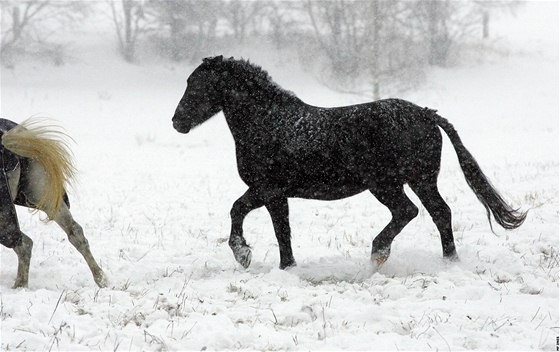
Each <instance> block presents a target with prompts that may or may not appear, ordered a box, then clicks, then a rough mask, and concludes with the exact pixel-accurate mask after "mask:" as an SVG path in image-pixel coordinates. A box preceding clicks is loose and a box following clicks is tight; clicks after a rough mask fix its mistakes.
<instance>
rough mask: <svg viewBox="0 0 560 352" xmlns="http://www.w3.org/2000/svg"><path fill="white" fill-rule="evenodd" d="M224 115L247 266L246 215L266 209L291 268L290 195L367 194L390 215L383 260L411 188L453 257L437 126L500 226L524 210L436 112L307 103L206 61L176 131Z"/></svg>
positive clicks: (396, 102)
mask: <svg viewBox="0 0 560 352" xmlns="http://www.w3.org/2000/svg"><path fill="white" fill-rule="evenodd" d="M220 111H223V113H224V116H225V118H226V121H227V124H228V126H229V129H230V130H231V133H232V134H233V138H234V140H235V149H236V155H237V168H238V170H239V175H240V176H241V179H242V180H243V181H244V182H245V183H246V184H247V185H248V186H249V189H248V190H247V191H246V192H245V194H243V195H242V196H241V197H240V198H239V199H238V200H237V201H235V203H234V204H233V207H232V209H231V235H230V238H229V245H230V247H231V249H232V250H233V253H234V255H235V259H236V260H237V261H238V262H239V263H240V264H241V265H243V266H244V267H247V266H248V265H249V264H250V262H251V250H250V248H249V246H248V245H247V243H246V242H245V238H244V237H243V228H242V227H243V219H244V218H245V216H246V215H247V214H248V213H249V212H250V211H252V210H254V209H256V208H259V207H261V206H263V205H264V206H265V207H266V208H267V210H268V212H269V213H270V216H271V218H272V223H273V225H274V231H275V233H276V238H277V239H278V244H279V247H280V268H282V269H283V268H286V267H290V266H293V265H295V260H294V257H293V254H292V247H291V235H290V225H289V220H288V198H291V197H297V198H307V199H321V200H333V199H340V198H345V197H349V196H352V195H355V194H357V193H360V192H362V191H364V190H369V191H370V192H371V193H372V194H373V195H374V196H375V197H376V198H377V199H378V200H379V201H380V202H381V203H383V204H384V205H385V206H387V207H388V208H389V210H390V211H391V215H392V219H391V221H390V222H389V224H388V225H387V226H386V227H385V228H384V229H383V230H382V231H381V233H379V235H377V237H375V239H374V240H373V246H372V260H373V261H374V262H377V263H378V264H382V263H383V262H384V261H385V260H387V258H388V256H389V253H390V250H391V243H392V242H393V239H394V238H395V236H397V235H398V234H399V232H401V230H402V229H403V228H404V226H405V225H406V224H408V223H409V222H410V221H411V220H412V219H413V218H414V217H415V216H416V215H417V214H418V208H417V207H416V206H415V205H414V204H413V203H412V202H411V201H410V199H409V198H408V197H407V196H406V194H405V192H404V189H403V186H404V184H408V185H409V186H410V188H411V189H412V190H413V191H414V192H415V193H416V194H417V195H418V197H419V198H420V200H421V201H422V204H424V206H425V207H426V209H427V210H428V212H429V214H430V216H431V217H432V219H433V221H434V222H435V224H436V225H437V228H438V230H439V233H440V236H441V243H442V247H443V255H444V257H445V258H449V259H458V256H457V252H456V250H455V243H454V240H453V232H452V228H451V211H450V209H449V206H448V205H447V204H446V203H445V201H444V200H443V198H442V197H441V195H440V193H439V191H438V187H437V176H438V173H439V169H440V161H441V145H442V140H441V133H440V132H439V129H438V126H439V127H441V128H442V129H443V130H444V131H445V133H446V134H447V135H448V136H449V139H450V140H451V142H452V143H453V146H454V148H455V151H456V153H457V156H458V158H459V163H460V165H461V169H462V170H463V173H464V175H465V178H466V180H467V183H468V185H469V186H470V188H471V189H472V190H473V191H474V193H475V194H476V196H477V197H478V199H479V200H480V202H481V203H482V205H484V207H485V208H486V211H487V215H488V219H489V220H490V214H492V215H493V217H494V219H495V220H496V222H497V223H498V224H500V225H501V226H502V227H504V228H505V229H514V228H517V227H518V226H520V225H521V224H522V223H523V221H524V220H525V216H526V213H521V212H518V211H517V210H515V209H512V208H511V207H510V206H509V205H507V204H506V202H505V201H504V200H503V198H502V197H501V196H500V195H499V194H498V192H497V191H496V190H495V189H494V187H493V186H492V185H491V184H490V182H489V181H488V180H487V178H486V176H485V175H484V174H483V173H482V171H481V170H480V167H479V166H478V164H477V162H476V161H475V159H474V158H473V156H472V155H471V154H470V153H469V151H468V150H467V149H466V148H465V146H464V145H463V143H462V142H461V139H460V138H459V135H458V134H457V132H456V131H455V129H454V128H453V126H452V125H451V124H450V123H449V122H448V121H447V120H446V119H444V118H443V117H441V116H439V115H438V114H436V110H431V109H428V108H421V107H419V106H417V105H415V104H412V103H410V102H407V101H404V100H400V99H386V100H379V101H375V102H372V103H367V104H359V105H352V106H344V107H337V108H322V107H315V106H311V105H308V104H305V103H304V102H303V101H301V100H300V99H299V98H297V97H296V96H295V95H294V94H293V93H291V92H288V91H286V90H283V89H282V88H280V87H279V86H278V85H277V84H275V83H274V82H273V81H272V80H271V78H270V76H269V75H268V74H267V73H266V71H264V70H263V69H261V68H260V67H258V66H255V65H253V64H250V63H249V62H247V61H243V60H235V59H233V58H230V59H224V58H223V57H222V56H218V57H213V58H206V59H204V60H203V63H202V64H201V65H200V66H198V67H197V68H196V69H195V70H194V72H193V73H192V74H191V75H190V77H189V78H188V80H187V89H186V91H185V94H184V95H183V97H182V99H181V101H180V102H179V105H178V106H177V109H176V111H175V116H173V127H174V128H175V129H176V130H177V131H178V132H181V133H187V132H189V130H190V129H191V128H193V127H195V126H197V125H199V124H201V123H203V122H204V121H206V120H208V119H209V118H210V117H212V116H214V115H215V114H217V113H218V112H220Z"/></svg>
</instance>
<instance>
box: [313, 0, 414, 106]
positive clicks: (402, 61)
mask: <svg viewBox="0 0 560 352" xmlns="http://www.w3.org/2000/svg"><path fill="white" fill-rule="evenodd" d="M408 8H409V7H408V6H407V4H406V3H404V2H397V1H380V0H370V1H360V0H358V1H356V0H354V1H348V0H346V1H343V0H337V1H328V2H315V1H311V0H309V1H308V2H307V6H306V10H307V12H308V14H309V19H310V22H311V25H312V28H313V31H314V33H315V37H316V39H317V42H318V43H319V47H320V48H321V51H322V52H323V53H324V54H325V55H326V56H327V58H328V60H329V62H330V66H331V72H332V74H333V77H332V78H334V79H335V81H337V87H334V86H333V85H332V84H330V85H329V86H330V87H331V88H334V89H337V90H339V91H344V92H348V93H355V94H360V95H366V96H369V97H373V98H374V99H379V98H380V97H381V95H382V92H381V91H382V89H384V90H385V92H386V93H388V92H390V91H392V90H394V89H395V88H396V87H397V86H399V84H397V83H402V82H405V83H406V81H405V80H403V81H402V82H399V80H400V78H401V76H403V75H404V72H410V70H411V69H412V68H414V67H416V66H418V65H419V64H421V60H417V59H416V57H417V54H416V52H415V46H417V44H416V43H415V42H414V39H413V37H412V35H411V34H410V33H409V32H410V31H408V30H407V29H406V28H407V23H406V18H407V16H408V15H409V12H410V11H409V10H408ZM411 81H412V79H409V80H408V82H411ZM366 82H367V84H368V86H369V88H367V90H366V91H364V90H361V89H357V88H355V87H360V86H362V83H366ZM348 86H350V87H352V88H345V87H348ZM382 86H383V88H382Z"/></svg>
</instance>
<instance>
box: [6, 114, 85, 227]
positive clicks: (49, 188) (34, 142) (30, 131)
mask: <svg viewBox="0 0 560 352" xmlns="http://www.w3.org/2000/svg"><path fill="white" fill-rule="evenodd" d="M43 122H45V119H38V118H31V119H28V120H26V121H24V122H23V123H21V124H20V125H18V126H16V127H14V128H12V129H11V130H9V131H7V132H5V133H4V134H3V136H2V141H1V142H2V144H3V145H4V147H6V149H8V150H10V151H11V152H13V153H15V154H17V155H20V156H23V157H25V158H29V159H32V160H34V161H37V162H38V163H39V164H40V165H41V166H42V167H43V169H44V171H45V185H44V187H43V193H42V194H41V195H40V196H39V199H38V200H37V203H36V204H33V206H35V207H36V208H37V209H41V210H43V211H44V212H45V213H47V216H48V220H49V221H50V220H54V218H55V217H56V214H57V212H58V210H59V208H60V206H61V205H62V203H63V202H65V199H67V196H66V192H65V189H64V187H65V185H67V184H70V183H72V181H73V179H74V175H75V170H76V169H75V168H74V162H73V159H72V155H71V153H70V151H69V148H68V145H67V143H66V138H68V135H66V133H64V132H61V131H60V130H59V128H58V127H57V126H53V125H44V124H43Z"/></svg>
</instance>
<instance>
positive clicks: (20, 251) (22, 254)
mask: <svg viewBox="0 0 560 352" xmlns="http://www.w3.org/2000/svg"><path fill="white" fill-rule="evenodd" d="M32 249H33V241H32V240H31V238H29V237H27V236H26V235H25V234H24V233H23V232H21V242H20V243H19V244H18V245H17V246H15V247H14V252H16V255H17V257H18V269H17V276H16V281H15V283H14V286H13V288H18V287H27V283H28V281H29V264H30V263H31V250H32Z"/></svg>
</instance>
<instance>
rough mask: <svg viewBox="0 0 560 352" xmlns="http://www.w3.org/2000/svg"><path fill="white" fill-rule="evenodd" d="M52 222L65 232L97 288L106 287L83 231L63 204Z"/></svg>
mask: <svg viewBox="0 0 560 352" xmlns="http://www.w3.org/2000/svg"><path fill="white" fill-rule="evenodd" d="M54 221H55V222H56V223H57V224H58V225H59V226H60V227H61V228H62V229H63V230H64V232H66V234H67V235H68V240H69V241H70V243H72V245H73V246H74V247H76V249H77V250H78V252H80V254H81V255H82V256H83V257H84V259H85V260H86V263H87V265H88V266H89V269H90V270H91V273H92V274H93V280H95V283H96V284H97V286H99V287H107V279H106V277H105V273H103V270H101V268H100V267H99V265H97V262H96V261H95V258H93V254H91V250H90V249H89V244H88V240H87V239H86V237H85V236H84V231H83V230H82V227H81V226H80V224H78V223H77V222H76V221H74V219H73V218H72V214H70V210H69V209H68V207H67V206H66V204H63V205H62V206H61V207H60V210H59V211H58V214H57V215H56V218H55V219H54Z"/></svg>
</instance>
